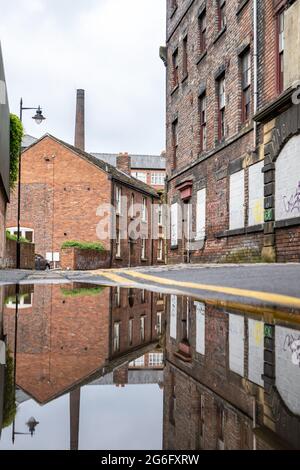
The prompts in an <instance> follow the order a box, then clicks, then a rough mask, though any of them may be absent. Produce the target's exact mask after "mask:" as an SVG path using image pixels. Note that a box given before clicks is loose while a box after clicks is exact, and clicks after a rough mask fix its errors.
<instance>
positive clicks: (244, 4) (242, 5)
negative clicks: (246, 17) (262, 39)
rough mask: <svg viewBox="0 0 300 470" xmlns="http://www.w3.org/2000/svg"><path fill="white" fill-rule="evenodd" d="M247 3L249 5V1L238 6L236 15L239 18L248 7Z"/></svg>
mask: <svg viewBox="0 0 300 470" xmlns="http://www.w3.org/2000/svg"><path fill="white" fill-rule="evenodd" d="M247 3H249V0H242V1H241V2H240V4H239V6H238V9H237V12H236V15H237V16H238V15H239V14H240V13H241V12H242V10H243V9H244V7H245V6H246V5H247Z"/></svg>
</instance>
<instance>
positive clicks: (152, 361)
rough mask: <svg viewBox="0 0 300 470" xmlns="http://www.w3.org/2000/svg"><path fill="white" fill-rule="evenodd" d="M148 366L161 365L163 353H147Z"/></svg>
mask: <svg viewBox="0 0 300 470" xmlns="http://www.w3.org/2000/svg"><path fill="white" fill-rule="evenodd" d="M148 364H149V367H163V365H164V355H163V353H161V352H160V353H149V362H148Z"/></svg>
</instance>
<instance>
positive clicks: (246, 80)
mask: <svg viewBox="0 0 300 470" xmlns="http://www.w3.org/2000/svg"><path fill="white" fill-rule="evenodd" d="M241 68H242V93H243V95H242V121H243V122H246V121H248V120H249V118H250V106H251V105H250V103H251V56H250V51H247V52H245V54H243V56H242V58H241Z"/></svg>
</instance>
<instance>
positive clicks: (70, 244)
mask: <svg viewBox="0 0 300 470" xmlns="http://www.w3.org/2000/svg"><path fill="white" fill-rule="evenodd" d="M62 248H80V249H81V250H96V251H104V247H103V245H102V243H99V242H78V241H75V240H70V241H67V242H64V243H63V244H62Z"/></svg>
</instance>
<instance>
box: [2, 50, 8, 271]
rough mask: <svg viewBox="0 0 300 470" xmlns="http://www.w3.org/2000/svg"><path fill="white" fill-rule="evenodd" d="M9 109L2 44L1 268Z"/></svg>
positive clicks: (6, 199)
mask: <svg viewBox="0 0 300 470" xmlns="http://www.w3.org/2000/svg"><path fill="white" fill-rule="evenodd" d="M9 126H10V121H9V108H8V99H7V91H6V82H5V75H4V66H3V59H2V50H1V43H0V268H1V266H2V265H3V264H4V255H5V239H6V237H5V216H6V205H7V203H8V201H9V162H10V160H9Z"/></svg>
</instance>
